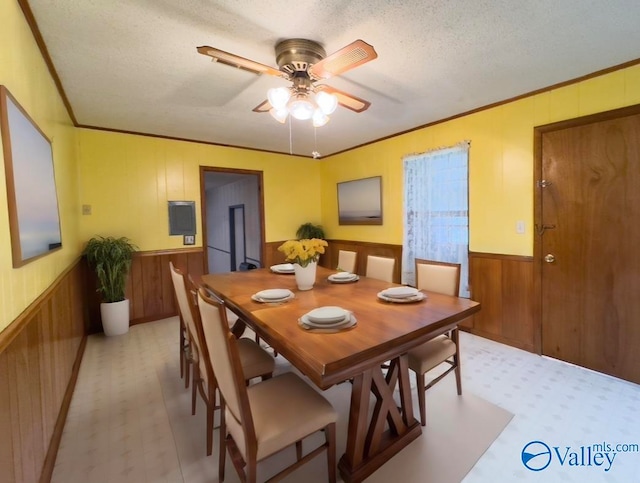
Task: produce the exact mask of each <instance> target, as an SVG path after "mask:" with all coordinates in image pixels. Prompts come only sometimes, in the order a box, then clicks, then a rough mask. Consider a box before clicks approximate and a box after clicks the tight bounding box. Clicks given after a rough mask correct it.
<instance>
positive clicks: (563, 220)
mask: <svg viewBox="0 0 640 483" xmlns="http://www.w3.org/2000/svg"><path fill="white" fill-rule="evenodd" d="M625 112H628V111H625ZM541 143H542V145H541V151H542V156H541V165H540V170H539V174H540V175H541V176H540V178H541V179H540V180H538V188H537V190H538V192H537V197H538V201H539V202H540V204H539V207H540V208H539V210H540V211H539V214H538V216H537V220H536V221H537V226H536V228H537V230H538V236H539V239H538V240H537V245H538V248H539V251H538V254H539V259H540V264H541V267H540V284H541V285H540V294H541V319H542V353H543V354H545V355H549V356H551V357H555V358H558V359H562V360H565V361H568V362H572V363H575V364H578V365H581V366H584V367H587V368H590V369H594V370H596V371H600V372H604V373H607V374H611V375H614V376H617V377H620V378H623V379H627V380H629V381H634V382H636V383H640V362H638V360H639V359H638V348H640V150H639V147H640V114H635V115H627V116H625V117H620V118H614V119H607V120H603V121H598V122H591V123H589V124H585V125H580V126H576V127H570V128H564V129H558V130H552V131H549V132H543V133H542V140H541Z"/></svg>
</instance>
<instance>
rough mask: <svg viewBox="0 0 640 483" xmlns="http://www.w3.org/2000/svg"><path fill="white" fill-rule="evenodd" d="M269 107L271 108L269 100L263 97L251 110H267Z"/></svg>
mask: <svg viewBox="0 0 640 483" xmlns="http://www.w3.org/2000/svg"><path fill="white" fill-rule="evenodd" d="M270 109H271V103H270V102H269V100H268V99H265V100H264V101H262V102H261V103H260V104H258V105H257V106H256V107H254V108H253V109H252V110H253V112H269V110H270Z"/></svg>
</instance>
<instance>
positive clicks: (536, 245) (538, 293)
mask: <svg viewBox="0 0 640 483" xmlns="http://www.w3.org/2000/svg"><path fill="white" fill-rule="evenodd" d="M637 114H640V104H636V105H633V106H628V107H622V108H619V109H612V110H610V111H603V112H598V113H595V114H589V115H586V116H581V117H576V118H573V119H567V120H564V121H559V122H554V123H551V124H544V125H542V126H536V127H534V129H533V159H534V163H533V182H534V186H533V223H534V225H533V230H532V233H533V263H534V270H533V273H534V280H533V291H534V292H533V301H534V302H533V320H534V324H535V327H534V338H533V347H534V350H535V351H536V353H537V354H542V262H543V257H544V254H543V253H542V240H541V237H540V235H538V230H537V227H539V226H542V224H543V220H542V196H541V195H540V193H541V188H540V186H538V182H539V181H540V180H541V179H542V137H543V135H544V134H545V133H548V132H553V131H560V130H562V129H568V128H572V127H578V126H584V125H585V124H592V123H595V122H601V121H609V120H612V119H618V118H622V117H627V116H634V115H637Z"/></svg>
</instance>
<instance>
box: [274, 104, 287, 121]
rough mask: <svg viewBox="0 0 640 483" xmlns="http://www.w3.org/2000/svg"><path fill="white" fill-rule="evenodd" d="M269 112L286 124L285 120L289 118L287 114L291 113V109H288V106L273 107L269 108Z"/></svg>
mask: <svg viewBox="0 0 640 483" xmlns="http://www.w3.org/2000/svg"><path fill="white" fill-rule="evenodd" d="M269 114H271V117H273V118H274V119H275V120H276V121H278V122H279V123H280V124H284V122H285V121H286V120H287V116H288V115H289V111H288V110H287V107H286V106H285V107H281V108H280V109H276V108H271V109H269Z"/></svg>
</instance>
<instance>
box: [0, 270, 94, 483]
mask: <svg viewBox="0 0 640 483" xmlns="http://www.w3.org/2000/svg"><path fill="white" fill-rule="evenodd" d="M84 280H85V273H84V264H83V263H80V260H78V261H77V262H76V263H74V264H73V265H72V266H71V267H70V268H69V269H67V270H66V271H65V272H64V273H62V274H61V275H60V276H59V277H58V278H57V280H56V281H55V282H54V283H53V284H52V285H51V287H49V288H48V289H47V290H46V291H45V292H44V293H43V294H42V295H40V297H38V298H37V299H36V300H35V301H34V302H33V303H32V304H31V305H30V306H29V307H28V308H27V309H26V310H25V311H24V312H23V313H22V314H20V316H19V317H18V318H17V319H16V320H14V321H13V322H12V323H11V324H10V325H9V326H8V327H7V328H6V329H5V330H4V331H2V332H0V480H1V481H7V482H9V481H14V482H29V483H34V482H37V481H43V482H46V481H49V480H50V479H51V474H52V472H53V466H54V463H55V457H56V453H57V451H58V446H59V443H60V438H61V436H62V430H63V428H64V422H65V420H66V417H67V411H68V409H69V404H70V402H71V396H72V394H73V389H74V387H75V382H76V378H77V374H78V369H79V367H80V361H81V359H82V354H83V352H84V345H85V342H86V336H85V319H86V313H87V311H86V303H85V299H84V294H85V287H84Z"/></svg>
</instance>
